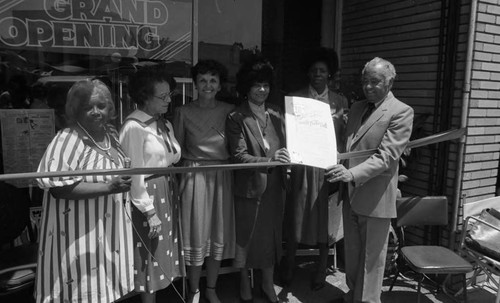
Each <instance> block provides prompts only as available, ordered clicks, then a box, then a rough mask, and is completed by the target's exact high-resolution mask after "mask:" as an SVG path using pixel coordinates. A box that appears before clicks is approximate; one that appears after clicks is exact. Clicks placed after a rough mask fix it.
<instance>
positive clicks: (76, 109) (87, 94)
mask: <svg viewBox="0 0 500 303" xmlns="http://www.w3.org/2000/svg"><path fill="white" fill-rule="evenodd" d="M93 93H97V94H98V95H99V97H101V98H103V99H104V100H106V107H107V108H108V120H109V119H114V118H115V116H116V110H115V104H114V102H113V97H112V95H111V91H110V90H109V87H108V86H107V85H106V84H104V82H102V81H101V80H98V79H94V80H81V81H78V82H76V83H75V84H73V86H71V88H70V89H69V91H68V95H67V98H66V105H65V113H66V118H67V119H68V122H69V123H76V122H77V121H78V116H79V115H80V114H81V107H82V105H83V104H85V103H88V102H89V101H90V98H91V97H92V94H93Z"/></svg>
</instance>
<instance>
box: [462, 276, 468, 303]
mask: <svg viewBox="0 0 500 303" xmlns="http://www.w3.org/2000/svg"><path fill="white" fill-rule="evenodd" d="M462 277H463V282H462V284H463V288H464V303H467V275H466V274H465V273H464V274H463V275H462Z"/></svg>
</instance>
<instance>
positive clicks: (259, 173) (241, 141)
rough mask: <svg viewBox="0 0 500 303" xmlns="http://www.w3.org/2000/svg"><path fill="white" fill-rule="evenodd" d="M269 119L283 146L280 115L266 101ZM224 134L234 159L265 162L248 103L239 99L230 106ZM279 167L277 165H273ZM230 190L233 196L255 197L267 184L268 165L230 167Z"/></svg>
mask: <svg viewBox="0 0 500 303" xmlns="http://www.w3.org/2000/svg"><path fill="white" fill-rule="evenodd" d="M266 110H267V112H268V113H269V118H270V121H271V122H272V123H273V126H274V128H275V129H276V133H277V134H278V137H279V141H280V148H281V147H284V146H285V125H284V117H283V114H282V113H281V112H280V110H279V108H278V107H277V106H276V105H273V104H269V103H266ZM226 136H227V141H228V144H229V154H230V155H231V160H232V162H234V163H257V162H269V161H271V157H267V156H266V152H265V147H264V141H263V140H262V137H261V135H260V132H259V127H258V125H257V121H256V120H255V118H254V115H253V113H252V111H251V109H250V106H249V105H248V102H247V101H245V102H243V103H242V104H241V105H240V106H239V107H237V108H236V109H234V110H233V111H232V112H231V113H230V114H229V115H228V117H227V119H226ZM274 169H280V170H281V167H275V168H274ZM233 174H234V187H233V191H234V194H235V195H236V196H240V197H245V198H259V197H260V196H262V194H263V193H264V191H265V190H266V186H267V174H268V169H266V168H262V169H238V170H235V171H234V173H233Z"/></svg>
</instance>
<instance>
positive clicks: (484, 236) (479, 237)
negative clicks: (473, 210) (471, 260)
mask: <svg viewBox="0 0 500 303" xmlns="http://www.w3.org/2000/svg"><path fill="white" fill-rule="evenodd" d="M479 219H480V220H482V221H484V222H487V223H489V224H491V225H493V226H495V227H497V228H499V229H500V212H498V211H497V210H495V209H493V208H488V209H483V210H482V211H481V215H480V216H479ZM465 244H466V245H467V246H468V247H470V248H471V249H473V250H475V251H477V252H480V253H482V254H484V255H485V256H487V257H490V258H493V259H495V260H499V261H500V231H498V230H496V229H494V228H492V227H490V226H488V225H486V224H484V223H483V222H481V221H477V220H475V221H474V223H473V224H472V226H471V229H470V230H469V231H468V235H467V236H466V238H465Z"/></svg>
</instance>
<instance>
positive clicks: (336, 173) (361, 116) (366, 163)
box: [325, 57, 413, 303]
mask: <svg viewBox="0 0 500 303" xmlns="http://www.w3.org/2000/svg"><path fill="white" fill-rule="evenodd" d="M395 77H396V70H395V69H394V66H393V65H392V64H391V63H390V62H389V61H387V60H384V59H381V58H378V57H376V58H374V59H372V60H371V61H369V62H368V63H367V64H366V65H365V67H364V69H363V72H362V85H363V91H364V93H365V97H366V100H363V101H359V102H356V103H354V104H353V105H352V108H351V112H350V116H349V120H348V122H347V129H346V137H347V145H346V150H347V152H355V151H363V150H370V149H375V153H374V154H372V155H370V156H365V157H359V158H351V159H348V160H347V161H346V162H345V163H343V164H337V165H333V166H331V167H329V168H327V172H326V174H325V175H326V178H327V180H328V181H329V182H338V181H341V182H343V183H342V186H341V190H342V192H341V195H342V199H343V201H344V203H343V218H344V236H345V263H346V264H345V272H346V282H347V286H348V287H349V292H348V293H347V294H346V295H345V296H344V298H343V301H344V302H349V303H350V302H374V303H378V302H380V294H381V288H382V280H383V276H384V267H385V258H386V252H387V241H388V234H389V227H390V224H391V218H395V217H396V195H397V183H398V167H399V165H398V163H399V158H400V156H401V154H402V153H403V151H404V149H405V148H406V145H407V144H408V141H409V139H410V135H411V129H412V123H413V109H412V108H411V107H409V106H408V105H406V104H404V103H403V102H401V101H399V100H398V99H396V98H395V97H394V95H393V94H392V92H391V88H392V85H393V83H394V78H395Z"/></svg>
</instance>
